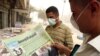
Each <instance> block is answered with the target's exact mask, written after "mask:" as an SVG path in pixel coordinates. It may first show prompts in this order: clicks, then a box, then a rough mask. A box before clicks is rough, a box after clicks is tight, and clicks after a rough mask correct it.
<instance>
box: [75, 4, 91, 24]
mask: <svg viewBox="0 0 100 56" xmlns="http://www.w3.org/2000/svg"><path fill="white" fill-rule="evenodd" d="M89 5H90V3H89V4H88V5H87V6H86V7H85V8H84V9H83V11H82V12H81V13H80V14H79V16H78V17H77V19H76V22H77V21H78V20H79V18H80V16H81V15H82V14H83V12H84V11H85V10H86V9H87V8H88V6H89Z"/></svg>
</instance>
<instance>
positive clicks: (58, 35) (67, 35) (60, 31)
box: [46, 24, 73, 48]
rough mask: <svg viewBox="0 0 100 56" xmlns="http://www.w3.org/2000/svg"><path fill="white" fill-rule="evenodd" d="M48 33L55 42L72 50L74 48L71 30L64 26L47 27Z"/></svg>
mask: <svg viewBox="0 0 100 56" xmlns="http://www.w3.org/2000/svg"><path fill="white" fill-rule="evenodd" d="M46 31H47V32H48V34H49V35H50V36H51V38H52V39H53V40H54V41H55V42H59V43H62V44H64V45H65V46H68V47H70V48H72V47H73V40H72V33H71V32H70V29H69V28H68V27H67V26H65V25H64V24H60V25H59V26H58V27H56V28H53V27H52V26H47V27H46Z"/></svg>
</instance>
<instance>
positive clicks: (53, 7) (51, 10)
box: [46, 6, 59, 16]
mask: <svg viewBox="0 0 100 56" xmlns="http://www.w3.org/2000/svg"><path fill="white" fill-rule="evenodd" d="M49 12H53V13H55V14H57V15H58V16H59V12H58V9H57V8H56V7H55V6H50V7H49V8H47V10H46V14H47V13H49Z"/></svg>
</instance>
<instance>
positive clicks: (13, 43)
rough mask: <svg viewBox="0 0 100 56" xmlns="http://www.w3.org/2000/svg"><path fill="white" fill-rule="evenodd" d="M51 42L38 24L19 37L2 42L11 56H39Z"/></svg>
mask: <svg viewBox="0 0 100 56" xmlns="http://www.w3.org/2000/svg"><path fill="white" fill-rule="evenodd" d="M52 42H53V40H52V39H51V38H50V36H49V35H48V34H47V32H46V31H45V30H44V29H43V27H42V25H40V24H38V25H37V26H36V27H35V28H34V29H31V30H29V31H27V32H25V33H23V34H21V35H18V36H15V37H13V38H10V39H5V40H3V43H4V45H5V46H6V48H7V50H8V51H9V52H10V53H11V56H36V55H37V56H39V55H40V53H41V52H43V51H42V50H44V49H45V48H46V46H49V45H50V44H51V43H52ZM44 46H45V47H44ZM42 47H43V48H42Z"/></svg>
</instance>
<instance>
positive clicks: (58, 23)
mask: <svg viewBox="0 0 100 56" xmlns="http://www.w3.org/2000/svg"><path fill="white" fill-rule="evenodd" d="M61 23H62V22H61V21H58V22H57V23H56V25H54V26H53V27H54V28H56V27H58V26H59V25H60V24H61Z"/></svg>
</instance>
